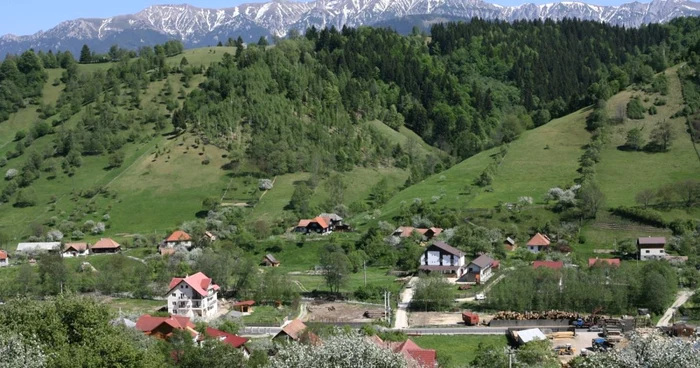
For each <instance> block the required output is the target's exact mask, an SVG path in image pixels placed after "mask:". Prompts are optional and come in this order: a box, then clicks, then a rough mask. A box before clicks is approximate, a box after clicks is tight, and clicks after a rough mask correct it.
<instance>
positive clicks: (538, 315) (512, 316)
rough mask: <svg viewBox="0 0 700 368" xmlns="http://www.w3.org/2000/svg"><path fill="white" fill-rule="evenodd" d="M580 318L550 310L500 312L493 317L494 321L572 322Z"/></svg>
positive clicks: (575, 315) (576, 314)
mask: <svg viewBox="0 0 700 368" xmlns="http://www.w3.org/2000/svg"><path fill="white" fill-rule="evenodd" d="M578 318H581V315H580V314H578V313H574V312H565V311H558V310H550V311H543V312H524V313H520V312H511V311H500V312H498V313H496V314H495V315H494V316H493V319H494V320H510V321H526V320H533V319H568V320H574V319H578Z"/></svg>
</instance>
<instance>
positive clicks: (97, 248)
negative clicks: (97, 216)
mask: <svg viewBox="0 0 700 368" xmlns="http://www.w3.org/2000/svg"><path fill="white" fill-rule="evenodd" d="M121 250H122V246H121V245H119V243H117V242H115V241H114V240H113V239H111V238H102V239H100V240H98V241H97V242H95V244H93V245H92V247H91V248H90V251H91V252H92V253H93V254H97V253H117V252H119V251H121Z"/></svg>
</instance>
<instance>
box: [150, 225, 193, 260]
mask: <svg viewBox="0 0 700 368" xmlns="http://www.w3.org/2000/svg"><path fill="white" fill-rule="evenodd" d="M178 247H184V248H185V249H187V250H190V249H191V248H192V237H191V236H190V234H188V233H186V232H184V231H182V230H175V231H173V233H172V234H170V235H168V237H167V238H165V240H163V242H162V243H160V246H159V247H158V252H159V253H160V254H173V253H175V249H176V248H178Z"/></svg>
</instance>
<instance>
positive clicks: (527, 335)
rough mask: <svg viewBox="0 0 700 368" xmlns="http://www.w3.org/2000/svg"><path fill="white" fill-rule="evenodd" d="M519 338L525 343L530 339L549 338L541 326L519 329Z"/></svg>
mask: <svg viewBox="0 0 700 368" xmlns="http://www.w3.org/2000/svg"><path fill="white" fill-rule="evenodd" d="M518 338H519V339H520V342H522V343H523V344H527V343H528V342H530V341H536V340H547V336H545V335H544V334H543V333H542V330H540V329H539V328H531V329H528V330H522V331H518Z"/></svg>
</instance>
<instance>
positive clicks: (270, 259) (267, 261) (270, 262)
mask: <svg viewBox="0 0 700 368" xmlns="http://www.w3.org/2000/svg"><path fill="white" fill-rule="evenodd" d="M262 263H263V264H264V265H265V266H268V267H279V265H280V261H278V260H277V258H275V256H273V255H272V254H269V253H268V254H266V255H265V256H264V257H263V260H262Z"/></svg>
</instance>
